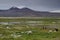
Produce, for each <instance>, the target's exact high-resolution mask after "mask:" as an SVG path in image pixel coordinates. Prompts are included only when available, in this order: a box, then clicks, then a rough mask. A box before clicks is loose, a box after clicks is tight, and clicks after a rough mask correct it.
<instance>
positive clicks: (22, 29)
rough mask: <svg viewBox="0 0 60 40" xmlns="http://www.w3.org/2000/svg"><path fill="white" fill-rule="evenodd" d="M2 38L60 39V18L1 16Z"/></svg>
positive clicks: (0, 31)
mask: <svg viewBox="0 0 60 40" xmlns="http://www.w3.org/2000/svg"><path fill="white" fill-rule="evenodd" d="M55 28H56V29H58V31H56V30H55ZM49 31H50V32H49ZM0 40H60V18H9V17H8V18H0Z"/></svg>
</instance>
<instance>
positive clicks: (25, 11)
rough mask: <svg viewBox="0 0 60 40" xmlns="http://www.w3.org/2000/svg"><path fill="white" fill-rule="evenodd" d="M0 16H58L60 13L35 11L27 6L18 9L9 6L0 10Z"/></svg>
mask: <svg viewBox="0 0 60 40" xmlns="http://www.w3.org/2000/svg"><path fill="white" fill-rule="evenodd" d="M0 17H60V13H52V12H44V11H35V10H32V9H29V8H22V9H19V8H17V7H11V8H10V9H7V10H0Z"/></svg>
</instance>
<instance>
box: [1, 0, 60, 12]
mask: <svg viewBox="0 0 60 40" xmlns="http://www.w3.org/2000/svg"><path fill="white" fill-rule="evenodd" d="M12 6H16V7H19V8H22V7H28V8H31V9H33V10H38V11H51V10H60V0H0V9H8V8H10V7H12Z"/></svg>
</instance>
